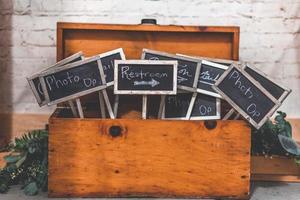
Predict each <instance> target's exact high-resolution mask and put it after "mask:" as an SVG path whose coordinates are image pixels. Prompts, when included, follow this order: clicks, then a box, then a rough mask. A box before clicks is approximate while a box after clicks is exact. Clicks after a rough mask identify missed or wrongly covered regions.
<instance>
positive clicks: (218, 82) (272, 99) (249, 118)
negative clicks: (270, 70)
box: [212, 64, 281, 129]
mask: <svg viewBox="0 0 300 200" xmlns="http://www.w3.org/2000/svg"><path fill="white" fill-rule="evenodd" d="M233 68H234V69H235V70H237V71H239V72H240V73H241V74H242V75H244V76H245V77H246V78H247V79H248V80H249V81H250V82H251V83H252V84H253V85H254V86H255V87H256V88H257V89H258V90H260V92H262V93H263V94H265V95H266V96H267V98H268V99H270V100H271V101H272V102H273V103H274V106H273V107H272V108H271V109H270V110H269V111H268V113H267V114H266V115H265V116H264V117H263V118H262V119H261V120H260V122H259V123H257V122H255V121H254V120H253V119H252V118H251V117H250V116H249V115H248V114H247V113H246V112H245V111H243V110H242V109H241V108H240V107H239V106H238V105H237V104H236V103H235V102H234V101H233V100H232V99H231V98H230V97H229V96H227V94H225V93H224V92H223V91H222V90H220V89H219V88H218V85H219V84H220V83H221V82H222V81H223V80H224V79H225V78H226V77H227V75H228V74H229V73H230V72H231V70H232V69H233ZM212 87H213V88H214V90H216V91H217V92H218V93H219V94H220V95H221V96H222V97H223V98H224V99H225V100H226V101H227V102H228V103H230V104H231V106H232V107H233V108H234V109H235V110H236V111H238V112H239V113H240V114H241V115H242V116H243V117H244V118H245V119H246V120H248V121H249V122H250V123H251V124H252V125H253V126H254V127H255V128H256V129H259V128H260V127H261V126H262V125H263V124H264V123H265V122H266V121H267V120H268V118H270V117H271V116H272V115H273V113H274V112H275V111H276V110H277V109H278V107H279V106H280V105H281V102H279V101H277V100H276V99H275V98H274V97H273V96H272V95H271V94H270V93H269V92H268V91H267V90H266V89H265V88H263V87H262V86H261V85H260V84H259V83H258V82H257V81H256V80H255V79H253V78H252V77H251V76H250V75H249V74H248V73H246V72H245V71H243V69H242V68H240V67H238V66H236V65H235V64H232V65H231V66H230V67H229V68H228V69H227V70H226V71H225V72H224V74H223V75H222V76H221V77H220V78H219V79H218V81H217V82H216V83H215V85H213V86H212Z"/></svg>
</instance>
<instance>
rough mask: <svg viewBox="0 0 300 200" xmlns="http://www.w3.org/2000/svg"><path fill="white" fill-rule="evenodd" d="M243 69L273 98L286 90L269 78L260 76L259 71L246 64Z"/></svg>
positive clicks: (280, 95)
mask: <svg viewBox="0 0 300 200" xmlns="http://www.w3.org/2000/svg"><path fill="white" fill-rule="evenodd" d="M244 70H245V71H246V72H247V73H248V74H249V75H250V76H251V77H252V78H254V79H255V80H256V81H257V82H259V83H260V84H261V85H262V86H263V87H264V88H265V89H266V90H267V91H268V92H269V93H270V94H271V95H272V96H273V97H274V98H275V99H277V100H279V99H280V98H281V97H282V95H284V94H285V93H286V94H288V92H286V90H285V89H283V88H282V87H280V86H279V85H278V84H276V83H274V82H272V81H271V80H269V79H267V78H266V77H264V76H262V75H261V74H260V73H259V72H257V71H255V70H254V69H252V68H250V67H248V66H246V67H245V68H244Z"/></svg>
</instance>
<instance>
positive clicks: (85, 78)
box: [40, 56, 106, 105]
mask: <svg viewBox="0 0 300 200" xmlns="http://www.w3.org/2000/svg"><path fill="white" fill-rule="evenodd" d="M40 82H41V84H42V88H43V92H44V94H45V99H46V102H47V103H48V105H53V104H57V103H61V102H65V101H67V100H70V99H75V98H78V97H80V96H83V95H86V94H89V93H92V92H95V91H99V90H102V89H105V88H106V84H105V78H104V72H103V69H102V66H101V62H100V56H94V57H92V58H89V59H86V60H83V61H79V62H76V63H72V64H68V65H65V66H64V67H60V68H55V69H50V70H47V71H46V72H44V73H42V74H41V75H40Z"/></svg>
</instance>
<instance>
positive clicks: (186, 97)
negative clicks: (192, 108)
mask: <svg viewBox="0 0 300 200" xmlns="http://www.w3.org/2000/svg"><path fill="white" fill-rule="evenodd" d="M192 96H193V93H191V92H189V93H186V92H184V93H181V92H178V93H177V95H166V97H165V98H164V104H163V107H162V116H161V118H162V119H170V120H171V119H174V120H188V119H189V117H188V116H187V112H188V109H189V105H190V102H191V99H192Z"/></svg>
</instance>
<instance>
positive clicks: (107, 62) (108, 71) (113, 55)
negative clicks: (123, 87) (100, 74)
mask: <svg viewBox="0 0 300 200" xmlns="http://www.w3.org/2000/svg"><path fill="white" fill-rule="evenodd" d="M115 60H125V54H124V52H123V49H122V48H119V49H115V50H112V51H109V52H106V53H102V54H100V61H101V64H102V68H103V71H104V76H105V80H106V85H107V86H111V85H113V84H114V65H115V64H114V62H115Z"/></svg>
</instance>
